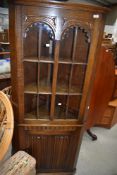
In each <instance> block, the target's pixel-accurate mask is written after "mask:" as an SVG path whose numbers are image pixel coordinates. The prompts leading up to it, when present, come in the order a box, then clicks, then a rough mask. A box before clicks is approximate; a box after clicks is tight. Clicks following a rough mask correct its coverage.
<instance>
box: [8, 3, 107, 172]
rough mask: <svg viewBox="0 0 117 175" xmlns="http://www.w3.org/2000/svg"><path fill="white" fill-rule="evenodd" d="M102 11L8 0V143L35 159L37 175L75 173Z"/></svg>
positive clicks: (87, 107) (60, 4) (67, 4)
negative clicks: (10, 105)
mask: <svg viewBox="0 0 117 175" xmlns="http://www.w3.org/2000/svg"><path fill="white" fill-rule="evenodd" d="M106 11H107V9H106V8H102V7H98V6H92V5H91V6H90V5H88V4H86V5H85V4H79V3H73V2H72V3H70V2H69V1H68V2H55V1H52V0H50V1H49V0H44V1H40V0H38V1H37V0H33V1H32V0H24V1H22V0H14V1H12V2H11V3H10V44H11V62H12V64H11V65H12V68H11V70H12V72H11V74H12V101H13V108H14V114H15V123H16V124H15V133H14V147H15V149H16V150H20V149H23V150H26V151H28V152H29V154H31V155H32V156H34V157H35V158H36V161H37V170H39V173H40V174H41V173H44V174H46V173H57V174H58V175H59V174H61V173H63V174H66V175H68V174H74V172H75V167H76V162H77V158H78V153H79V149H80V144H81V140H82V135H83V130H84V125H85V123H84V121H85V118H86V115H87V111H88V110H89V99H90V93H91V89H92V83H93V81H92V79H93V75H94V72H95V65H96V60H97V53H98V51H99V48H100V45H101V37H102V34H103V24H104V19H105V13H106ZM100 31H101V32H100ZM12 58H15V59H12Z"/></svg>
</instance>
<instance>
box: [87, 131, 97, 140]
mask: <svg viewBox="0 0 117 175" xmlns="http://www.w3.org/2000/svg"><path fill="white" fill-rule="evenodd" d="M87 133H88V135H89V136H90V137H91V138H92V140H93V141H95V140H97V136H96V135H95V134H93V133H92V132H91V130H90V129H87Z"/></svg>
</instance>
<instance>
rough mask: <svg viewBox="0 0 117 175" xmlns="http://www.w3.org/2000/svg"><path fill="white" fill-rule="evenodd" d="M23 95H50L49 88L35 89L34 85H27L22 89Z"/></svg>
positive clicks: (40, 87)
mask: <svg viewBox="0 0 117 175" xmlns="http://www.w3.org/2000/svg"><path fill="white" fill-rule="evenodd" d="M24 93H30V94H31V93H33V94H52V92H51V87H50V86H46V85H41V86H39V87H37V85H36V84H35V83H32V84H29V85H27V86H26V87H25V88H24Z"/></svg>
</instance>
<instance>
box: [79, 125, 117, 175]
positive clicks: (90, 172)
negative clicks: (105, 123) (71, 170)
mask: <svg viewBox="0 0 117 175" xmlns="http://www.w3.org/2000/svg"><path fill="white" fill-rule="evenodd" d="M91 130H92V131H93V133H95V134H96V135H97V136H98V140H97V141H92V140H91V139H90V138H89V136H88V135H87V133H85V134H84V136H83V142H82V145H81V150H80V154H79V159H78V163H77V171H76V175H117V125H116V126H114V127H113V128H112V129H104V128H99V127H94V128H92V129H91Z"/></svg>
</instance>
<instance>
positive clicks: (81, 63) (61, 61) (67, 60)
mask: <svg viewBox="0 0 117 175" xmlns="http://www.w3.org/2000/svg"><path fill="white" fill-rule="evenodd" d="M58 63H60V64H73V65H75V64H76V65H77V64H78V65H87V63H85V62H84V63H83V62H77V61H72V60H71V59H65V60H64V59H63V58H60V59H59V61H58Z"/></svg>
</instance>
